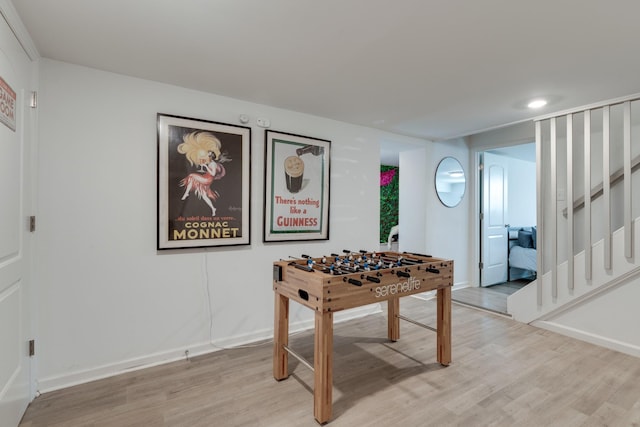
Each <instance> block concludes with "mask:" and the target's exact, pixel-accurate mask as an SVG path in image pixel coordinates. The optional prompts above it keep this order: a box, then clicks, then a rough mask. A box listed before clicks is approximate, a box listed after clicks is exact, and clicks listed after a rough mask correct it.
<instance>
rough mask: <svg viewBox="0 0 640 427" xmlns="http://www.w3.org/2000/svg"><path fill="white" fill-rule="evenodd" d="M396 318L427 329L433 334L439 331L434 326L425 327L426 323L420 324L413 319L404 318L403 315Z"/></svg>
mask: <svg viewBox="0 0 640 427" xmlns="http://www.w3.org/2000/svg"><path fill="white" fill-rule="evenodd" d="M396 316H398V318H399V319H402V320H404V321H405V322H409V323H413V324H414V325H417V326H420V327H421V328H425V329H429V330H430V331H433V332H438V330H437V329H436V328H434V327H432V326H429V325H425V324H424V323H420V322H418V321H415V320H413V319H409V318H408V317H406V316H403V315H402V314H396Z"/></svg>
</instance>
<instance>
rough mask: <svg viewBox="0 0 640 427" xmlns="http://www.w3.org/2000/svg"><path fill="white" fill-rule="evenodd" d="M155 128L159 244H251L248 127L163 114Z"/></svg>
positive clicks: (170, 246) (159, 246) (160, 246)
mask: <svg viewBox="0 0 640 427" xmlns="http://www.w3.org/2000/svg"><path fill="white" fill-rule="evenodd" d="M157 127H158V129H157V132H158V171H157V172H158V173H157V177H158V206H157V221H158V222H157V225H158V234H157V249H158V250H162V249H184V248H205V247H216V246H232V245H249V244H251V234H250V223H251V215H250V200H251V128H249V127H245V126H238V125H232V124H226V123H220V122H215V121H210V120H202V119H194V118H188V117H181V116H175V115H169V114H162V113H158V114H157Z"/></svg>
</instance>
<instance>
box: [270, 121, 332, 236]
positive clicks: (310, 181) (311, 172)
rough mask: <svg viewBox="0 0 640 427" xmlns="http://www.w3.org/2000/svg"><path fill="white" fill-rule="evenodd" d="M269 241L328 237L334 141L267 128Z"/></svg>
mask: <svg viewBox="0 0 640 427" xmlns="http://www.w3.org/2000/svg"><path fill="white" fill-rule="evenodd" d="M266 134H267V135H266V139H267V155H266V168H265V171H266V184H265V186H266V191H265V198H266V201H265V238H264V240H265V241H283V240H317V239H328V231H329V227H328V221H329V218H328V213H329V211H328V208H329V206H328V204H329V203H328V200H329V198H328V196H329V149H330V144H331V143H330V142H329V141H326V140H321V139H316V138H309V137H304V136H300V135H293V134H286V133H283V132H275V131H267V133H266Z"/></svg>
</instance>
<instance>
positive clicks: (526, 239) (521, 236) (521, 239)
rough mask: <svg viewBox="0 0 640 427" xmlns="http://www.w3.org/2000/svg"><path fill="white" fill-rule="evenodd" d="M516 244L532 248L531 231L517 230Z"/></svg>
mask: <svg viewBox="0 0 640 427" xmlns="http://www.w3.org/2000/svg"><path fill="white" fill-rule="evenodd" d="M518 246H522V247H523V248H533V233H532V232H531V231H526V230H518Z"/></svg>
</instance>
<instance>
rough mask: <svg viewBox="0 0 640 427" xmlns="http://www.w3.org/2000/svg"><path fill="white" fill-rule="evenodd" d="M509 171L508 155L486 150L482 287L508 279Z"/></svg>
mask: <svg viewBox="0 0 640 427" xmlns="http://www.w3.org/2000/svg"><path fill="white" fill-rule="evenodd" d="M507 172H508V163H507V158H505V157H503V156H497V155H495V154H491V153H483V155H482V173H481V176H482V213H481V220H480V230H481V233H482V235H481V239H480V241H481V246H480V262H481V269H480V286H490V285H495V284H496V283H504V282H506V281H507V268H508V263H507V256H508V250H509V249H508V244H509V241H508V237H509V236H508V229H507V224H506V218H507V185H508V184H507Z"/></svg>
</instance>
